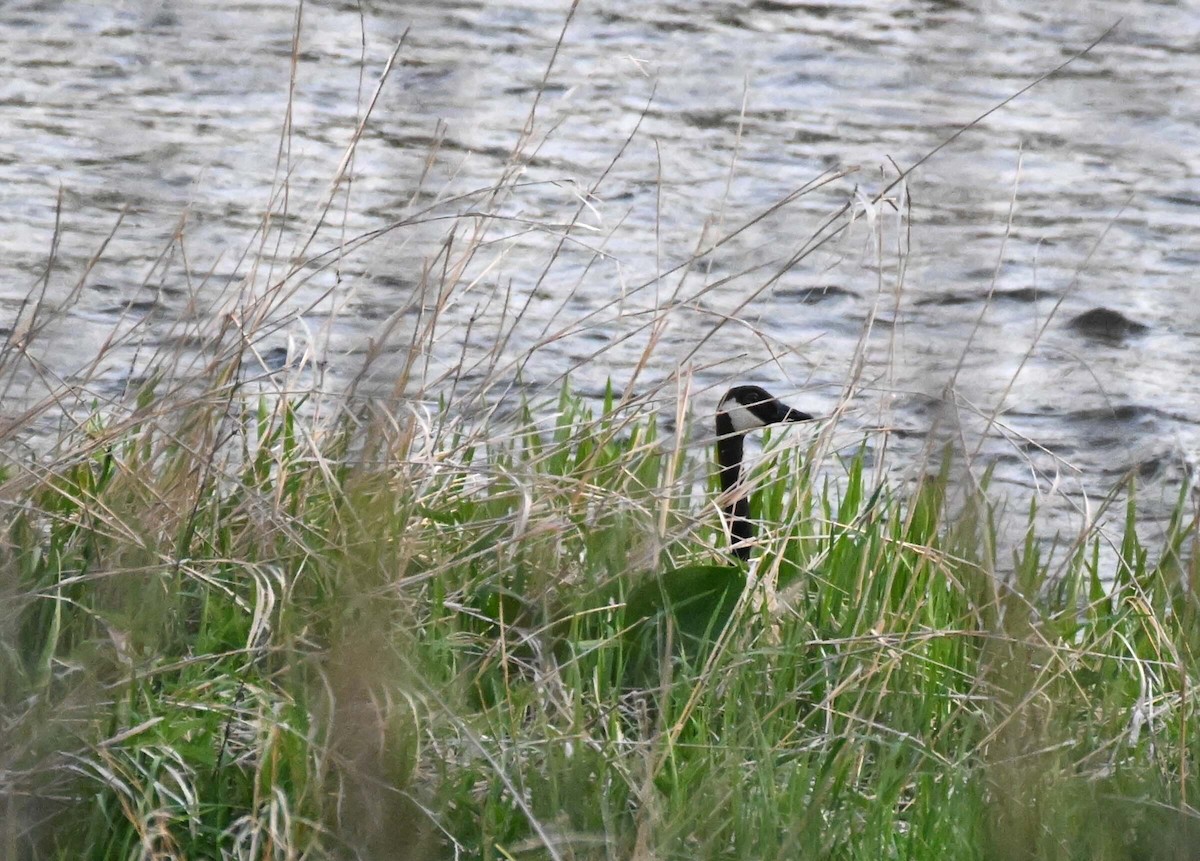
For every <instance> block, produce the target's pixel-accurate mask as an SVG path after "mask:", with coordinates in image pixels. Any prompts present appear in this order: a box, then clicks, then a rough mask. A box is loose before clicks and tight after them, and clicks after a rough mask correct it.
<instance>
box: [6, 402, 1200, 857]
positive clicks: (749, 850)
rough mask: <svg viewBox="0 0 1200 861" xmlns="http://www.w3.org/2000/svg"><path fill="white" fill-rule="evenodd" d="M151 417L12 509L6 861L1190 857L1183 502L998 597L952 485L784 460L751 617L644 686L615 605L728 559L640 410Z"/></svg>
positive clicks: (125, 427)
mask: <svg viewBox="0 0 1200 861" xmlns="http://www.w3.org/2000/svg"><path fill="white" fill-rule="evenodd" d="M229 385H233V384H229ZM142 401H143V403H144V404H145V406H144V407H143V408H142V412H140V413H139V412H138V411H134V413H133V414H132V415H130V416H129V417H128V418H126V419H125V420H123V421H121V422H119V423H114V424H112V425H106V424H105V422H106V420H105V419H104V418H103V416H101V415H99V414H97V415H96V416H95V417H94V418H93V420H92V421H91V422H90V423H88V424H87V425H85V432H83V433H81V435H80V438H79V439H77V440H76V441H75V445H74V446H73V447H71V449H70V450H71V451H72V452H73V454H72V455H71V456H66V455H62V456H60V457H59V459H58V460H56V461H55V462H53V463H52V464H50V465H49V466H47V467H45V468H43V469H39V470H38V471H36V472H34V471H29V472H26V473H25V474H23V475H16V474H12V473H10V476H9V481H8V482H7V483H6V484H5V496H4V499H5V506H4V523H3V528H4V536H5V539H4V542H3V549H2V551H0V552H2V555H3V559H2V564H0V570H3V572H4V575H3V576H4V582H3V590H4V593H5V596H4V597H5V600H4V605H3V606H4V607H5V610H4V615H3V616H2V617H0V625H2V627H0V631H2V634H3V641H2V642H3V651H2V653H0V655H2V663H0V673H2V675H0V680H2V685H0V690H3V718H4V725H5V730H6V731H5V733H4V735H3V742H2V744H3V748H2V753H0V755H2V757H3V759H2V760H0V761H2V763H3V766H2V769H0V790H2V791H3V795H4V800H5V813H6V815H5V819H4V823H5V831H4V839H5V841H6V853H5V854H6V857H13V858H18V857H38V858H85V857H86V858H106V859H107V858H131V857H165V858H207V857H246V858H275V857H278V858H288V857H304V858H321V857H354V853H355V852H357V853H359V854H360V855H361V857H414V858H416V857H456V856H457V857H480V858H497V859H499V858H509V857H529V858H553V857H558V858H568V857H569V858H629V857H661V858H700V857H702V858H756V859H757V858H796V857H829V858H867V857H870V858H921V857H935V856H936V857H946V856H950V857H977V858H1042V857H1045V858H1051V857H1053V858H1061V857H1077V858H1113V859H1117V858H1130V859H1132V858H1171V859H1174V858H1191V857H1195V855H1194V852H1195V850H1194V846H1195V845H1196V844H1195V840H1194V838H1195V837H1196V836H1197V822H1198V821H1200V820H1198V819H1197V817H1196V811H1195V809H1194V808H1193V807H1192V806H1191V801H1192V799H1194V798H1195V797H1196V792H1197V790H1198V789H1200V787H1197V785H1196V784H1197V781H1196V777H1195V769H1194V767H1193V762H1194V759H1195V756H1196V753H1197V750H1196V746H1197V742H1196V733H1195V732H1194V731H1193V724H1194V710H1195V705H1196V704H1195V695H1194V693H1193V691H1194V690H1195V687H1196V681H1197V664H1196V661H1195V658H1194V653H1195V648H1196V639H1197V636H1198V634H1197V632H1198V630H1200V628H1198V626H1197V624H1196V621H1197V620H1196V600H1195V597H1194V590H1193V588H1192V586H1193V584H1194V579H1195V570H1194V564H1193V561H1192V559H1193V557H1192V555H1191V553H1190V546H1191V542H1192V541H1193V540H1194V536H1195V519H1194V517H1192V516H1190V515H1189V516H1187V517H1185V516H1184V511H1185V507H1184V504H1183V502H1181V506H1180V516H1179V517H1178V518H1177V522H1176V523H1175V524H1174V527H1173V528H1172V529H1171V530H1170V538H1169V539H1168V546H1166V547H1155V548H1147V547H1144V546H1143V545H1142V544H1141V543H1140V542H1139V541H1138V538H1137V536H1136V534H1135V533H1134V531H1133V524H1134V523H1135V518H1134V516H1133V515H1134V508H1133V505H1134V503H1130V509H1129V524H1130V526H1129V529H1128V531H1127V533H1126V535H1125V538H1124V541H1123V543H1122V544H1121V546H1120V553H1119V559H1120V564H1119V566H1118V567H1117V569H1116V570H1114V571H1106V570H1100V568H1099V562H1098V560H1099V559H1100V555H1099V553H1098V548H1097V542H1099V541H1100V540H1101V537H1100V536H1094V537H1092V538H1091V539H1089V540H1088V541H1087V542H1085V543H1083V544H1081V545H1080V547H1079V549H1078V550H1077V552H1076V553H1075V554H1074V556H1073V558H1072V559H1071V561H1070V564H1069V565H1068V567H1067V570H1066V574H1065V576H1060V575H1059V574H1058V573H1057V572H1051V571H1050V570H1048V567H1047V566H1046V565H1045V564H1044V563H1043V562H1042V561H1041V560H1040V559H1039V545H1038V544H1037V543H1036V542H1033V541H1032V540H1031V541H1030V543H1029V544H1028V545H1027V546H1026V547H1025V548H1024V549H1023V550H1021V551H1020V552H1018V553H1017V554H1016V557H1015V558H1014V560H1013V571H1014V574H1013V576H1012V577H1011V578H1009V579H1007V580H1002V579H1001V578H998V577H996V576H995V571H996V570H997V568H998V567H1000V562H999V560H997V559H996V558H994V557H993V556H990V555H988V553H986V552H985V551H984V550H982V549H981V548H987V547H989V546H994V542H992V541H989V539H988V534H989V532H991V531H992V530H994V524H993V522H992V518H991V517H990V515H989V512H988V507H987V505H986V504H985V503H984V502H983V501H982V499H981V498H974V499H972V500H971V503H972V504H970V505H962V504H961V503H956V504H953V505H952V502H951V497H952V495H953V494H952V493H949V492H948V491H950V490H952V488H951V487H950V485H949V483H948V481H947V477H946V476H947V474H948V472H949V469H948V468H947V469H944V470H942V471H941V473H940V474H938V473H937V472H936V471H935V472H934V473H933V474H931V475H930V476H929V477H928V478H927V479H926V481H925V482H924V483H923V484H922V485H921V486H920V487H919V488H917V489H915V490H913V491H912V492H898V491H895V490H893V489H890V488H888V487H886V486H872V485H871V484H870V479H869V476H868V475H867V474H866V473H865V472H864V470H863V468H862V461H861V459H859V458H855V459H851V460H850V461H848V463H847V466H846V471H845V475H844V476H843V479H842V480H841V481H839V482H830V483H827V484H825V485H821V484H819V483H818V481H817V480H816V479H814V478H813V475H814V473H813V471H812V469H811V464H812V461H811V460H810V457H809V456H810V452H809V450H808V449H806V448H805V447H801V446H795V445H793V446H790V447H787V448H780V447H779V446H778V445H774V444H773V445H771V446H769V449H770V453H769V455H768V457H767V458H766V459H765V462H764V466H763V467H762V468H761V469H760V472H759V475H758V480H759V482H760V484H761V485H762V487H763V488H764V490H763V492H762V493H761V494H760V501H759V504H760V509H761V510H760V516H761V517H762V519H763V520H764V522H765V523H767V524H770V525H771V527H770V528H769V529H768V530H767V532H766V535H765V536H764V540H763V546H762V549H761V552H760V556H759V562H758V568H757V571H758V572H759V574H760V575H762V574H765V573H766V572H773V574H774V575H775V579H776V582H777V585H778V593H777V596H776V598H777V600H776V602H775V605H774V606H772V604H771V602H768V603H767V604H763V603H761V602H755V601H747V602H745V603H744V604H743V605H742V606H741V607H740V609H739V613H738V615H736V616H735V619H734V622H733V624H731V625H730V627H729V628H728V629H727V631H726V632H725V634H724V636H723V637H720V638H715V637H714V638H713V642H712V643H711V644H710V645H711V648H709V649H708V650H707V651H705V652H702V653H700V654H698V655H697V654H687V653H685V654H680V653H678V652H676V651H674V650H670V649H668V650H666V651H664V652H662V653H661V654H659V656H658V657H657V658H655V659H654V661H653V672H651V673H649V674H646V675H643V676H639V677H638V679H637V681H636V683H631V682H630V679H629V676H628V675H627V674H626V673H625V672H624V668H625V667H626V665H627V664H628V663H629V662H630V661H633V660H635V659H638V658H640V657H641V656H639V655H635V654H632V652H633V651H635V650H636V649H639V648H642V646H641V645H640V644H639V642H638V641H636V640H631V639H630V638H629V637H627V636H624V634H625V632H626V630H627V628H628V625H629V624H630V622H631V621H635V620H628V619H626V618H624V605H623V603H622V597H623V595H625V594H626V593H627V592H628V591H629V590H630V589H632V588H634V587H635V586H636V585H637V584H638V583H639V582H642V580H643V578H645V576H646V572H647V571H648V570H650V569H651V568H652V567H653V566H654V565H659V566H663V565H666V564H669V563H668V560H669V559H675V560H679V561H701V562H717V561H720V559H721V549H720V546H721V543H722V538H721V534H720V527H719V522H718V520H717V519H716V517H715V516H714V515H711V514H707V513H704V514H701V515H699V518H698V519H697V511H702V510H703V505H702V503H701V502H700V500H698V499H696V498H695V496H696V493H697V492H696V491H694V490H693V488H692V487H691V485H690V480H689V479H687V477H686V476H687V475H688V474H689V472H688V470H687V469H686V464H685V463H683V462H682V460H681V457H682V456H681V455H680V454H679V451H678V450H677V449H675V448H674V447H673V446H672V445H668V444H667V443H669V442H671V441H670V440H663V439H660V438H659V437H658V431H657V428H656V422H655V416H654V414H653V412H651V411H648V410H646V409H638V408H625V407H622V406H621V405H620V404H619V403H618V402H616V400H615V399H613V398H610V400H609V402H608V403H607V404H606V405H605V406H604V408H603V409H602V411H601V412H600V414H599V415H597V416H594V417H593V416H592V415H590V414H589V411H588V409H587V407H586V406H585V405H584V404H583V403H581V402H580V401H579V400H578V399H576V398H574V397H572V396H571V395H570V393H569V391H566V390H564V392H563V394H562V396H561V397H560V399H559V400H558V402H557V404H556V405H555V404H553V403H550V404H540V405H538V409H536V410H530V411H528V412H526V413H525V414H524V415H523V416H519V417H517V418H516V419H515V420H514V422H513V423H512V424H510V426H509V429H508V431H507V432H506V433H504V434H502V435H501V434H494V435H493V436H492V438H487V437H485V438H482V439H481V438H480V437H479V435H478V434H479V430H478V429H476V430H474V431H469V430H468V429H467V428H466V426H465V424H463V423H459V424H458V426H449V425H452V422H450V421H449V420H447V425H448V426H444V427H424V428H422V427H420V426H419V424H418V423H417V422H416V421H415V420H413V419H410V420H408V421H407V422H405V421H400V422H397V423H393V424H390V425H384V424H383V423H377V424H376V425H374V427H373V429H372V430H371V432H364V431H363V430H362V429H361V428H356V427H354V426H352V425H351V424H350V423H349V421H348V419H343V420H341V421H335V422H333V423H332V425H331V426H329V427H327V428H325V429H324V430H323V431H322V432H321V433H320V434H319V435H318V433H317V432H316V429H314V427H313V426H312V424H311V422H309V421H308V420H306V419H305V418H303V417H302V416H301V415H300V414H299V413H298V412H297V410H296V405H294V404H292V403H290V402H289V401H288V400H287V399H280V400H276V401H274V402H270V401H268V400H267V399H265V398H255V399H254V403H251V404H242V406H244V407H245V409H244V410H242V411H240V412H236V413H231V412H230V411H229V410H228V409H227V408H223V409H215V408H214V404H221V405H224V406H225V407H227V406H228V405H229V404H230V403H231V402H236V401H237V395H236V394H234V395H233V397H232V399H231V398H230V392H229V391H227V390H219V389H218V390H214V391H213V392H211V393H210V395H209V396H208V397H203V398H199V399H196V400H194V401H193V406H192V408H191V409H190V410H183V411H169V412H168V411H167V410H165V409H164V407H165V405H164V404H159V403H158V402H157V401H155V400H154V399H153V397H152V396H150V395H147V396H146V397H145V398H143V399H142ZM251 407H253V409H252V408H251ZM543 414H552V415H555V416H556V419H555V421H554V424H553V426H551V427H547V426H546V425H545V423H539V422H537V421H535V416H538V415H543ZM151 415H153V416H154V420H151V419H150V416H151ZM222 429H223V430H222ZM223 435H224V439H222V436H223ZM363 436H365V437H370V438H371V440H370V445H369V448H368V447H359V448H357V449H355V448H353V447H352V443H353V442H354V440H355V438H357V437H363ZM234 441H240V445H238V444H235V442H234ZM218 443H220V445H218ZM224 457H227V458H228V459H227V460H225V461H224V463H223V466H222V467H221V468H220V469H216V468H215V467H214V463H215V462H216V460H219V459H221V458H224ZM216 476H219V477H216ZM795 476H801V477H803V479H802V480H801V481H799V482H797V481H796V480H795V479H794V477H795ZM952 509H953V510H954V511H955V513H953V514H952V513H951V512H952ZM1151 560H1158V561H1151ZM1108 581H1111V582H1108Z"/></svg>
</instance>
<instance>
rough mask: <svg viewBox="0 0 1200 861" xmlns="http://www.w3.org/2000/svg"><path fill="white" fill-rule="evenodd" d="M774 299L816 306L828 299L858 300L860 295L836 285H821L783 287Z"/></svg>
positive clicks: (774, 295)
mask: <svg viewBox="0 0 1200 861" xmlns="http://www.w3.org/2000/svg"><path fill="white" fill-rule="evenodd" d="M771 295H772V297H773V298H774V299H775V300H776V301H778V300H781V299H782V300H786V301H797V302H800V303H802V304H804V305H816V304H818V303H820V302H824V301H826V300H828V299H857V298H858V294H857V293H855V292H854V291H853V290H847V289H846V288H845V287H838V286H837V285H836V284H821V285H814V286H812V287H782V288H780V289H778V290H775V291H774V292H773V293H772V294H771Z"/></svg>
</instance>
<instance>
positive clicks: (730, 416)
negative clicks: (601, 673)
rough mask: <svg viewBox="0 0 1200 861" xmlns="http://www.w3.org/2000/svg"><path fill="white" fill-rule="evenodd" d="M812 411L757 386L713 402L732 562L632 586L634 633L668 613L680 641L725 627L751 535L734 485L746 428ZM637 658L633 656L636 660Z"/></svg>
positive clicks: (629, 618)
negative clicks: (731, 563) (801, 408)
mask: <svg viewBox="0 0 1200 861" xmlns="http://www.w3.org/2000/svg"><path fill="white" fill-rule="evenodd" d="M812 418H813V417H812V416H811V415H809V414H808V413H805V412H801V411H800V410H797V409H794V408H792V407H789V406H787V405H786V404H784V403H782V402H780V401H779V400H778V399H777V398H775V397H774V396H773V395H771V394H770V393H769V392H767V391H766V390H765V389H763V388H760V387H759V386H734V387H733V388H731V389H730V390H729V391H728V392H726V393H725V395H724V397H722V398H721V401H720V403H719V404H718V406H717V419H716V431H717V466H718V469H719V478H720V482H721V498H722V509H721V510H722V512H723V513H724V519H725V528H726V530H727V532H728V535H729V552H730V553H731V554H732V555H733V557H734V559H735V560H737V561H736V563H735V564H733V565H728V564H727V565H689V566H687V567H684V568H675V569H672V570H669V571H663V572H659V573H657V574H654V575H652V576H651V577H649V578H648V579H647V580H646V581H645V582H643V583H641V584H640V585H639V586H637V587H635V588H634V589H633V591H631V592H630V593H629V596H628V598H627V600H626V602H625V621H626V623H627V624H629V625H630V627H629V629H628V630H629V631H630V632H631V633H633V632H634V631H635V630H636V631H637V633H636V635H635V636H643V635H644V634H645V633H646V632H647V631H648V630H654V629H655V628H656V627H657V626H656V625H653V626H650V627H647V626H646V625H644V624H643V623H646V622H652V621H654V620H661V619H662V618H663V617H665V616H668V615H669V616H670V617H671V619H672V622H673V624H674V627H675V629H676V631H677V632H678V634H679V635H680V639H681V641H683V642H684V643H685V644H690V645H693V646H694V645H697V644H701V643H703V642H705V641H706V640H708V639H710V638H711V637H712V636H713V635H714V634H716V633H719V632H720V631H721V629H722V628H724V627H725V623H726V622H727V621H728V619H729V616H730V615H731V614H732V613H733V609H734V607H735V606H736V605H737V601H738V598H739V597H740V596H741V594H742V591H743V590H744V589H745V587H746V566H745V564H743V563H745V562H746V561H748V560H749V558H750V547H751V542H752V540H753V538H754V521H753V519H752V518H753V515H752V512H751V508H750V498H749V493H748V491H747V490H746V489H743V488H739V485H740V483H741V478H742V458H743V456H744V453H745V437H746V434H748V433H750V432H751V431H754V430H758V429H760V428H764V427H767V426H768V425H773V424H781V423H785V422H803V421H811V420H812ZM635 660H636V659H635Z"/></svg>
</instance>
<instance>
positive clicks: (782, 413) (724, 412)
mask: <svg viewBox="0 0 1200 861" xmlns="http://www.w3.org/2000/svg"><path fill="white" fill-rule="evenodd" d="M811 420H812V416H811V415H809V414H808V413H806V412H802V411H800V410H798V409H795V408H793V407H789V406H788V405H787V404H785V403H783V402H782V401H780V400H779V399H778V398H776V397H775V396H774V395H772V394H771V393H770V392H768V391H767V390H766V389H764V388H761V387H760V386H734V387H733V388H732V389H730V390H729V391H727V392H726V393H725V396H724V397H723V398H721V402H720V404H718V405H717V434H718V435H719V436H726V435H728V434H744V433H749V432H750V431H753V430H758V429H759V428H765V427H766V426H767V425H774V424H781V423H783V422H807V421H811ZM722 426H723V427H722Z"/></svg>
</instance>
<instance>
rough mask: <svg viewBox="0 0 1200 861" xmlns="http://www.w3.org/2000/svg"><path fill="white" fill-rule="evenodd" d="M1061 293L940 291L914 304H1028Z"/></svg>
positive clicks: (1025, 289)
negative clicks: (989, 293) (988, 302)
mask: <svg viewBox="0 0 1200 861" xmlns="http://www.w3.org/2000/svg"><path fill="white" fill-rule="evenodd" d="M1058 296H1059V294H1058V293H1057V292H1055V291H1053V290H1042V289H1039V288H1037V287H1015V288H1013V289H1011V290H995V291H993V292H992V293H991V295H990V296H989V295H988V293H987V291H986V290H985V291H982V292H977V293H939V294H937V295H935V296H927V297H925V298H923V299H918V300H916V302H914V303H913V304H914V305H937V306H947V305H971V304H974V303H977V302H987V301H992V302H1017V303H1020V304H1024V305H1028V304H1031V303H1033V302H1036V301H1037V300H1038V299H1046V298H1050V299H1057V298H1058Z"/></svg>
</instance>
